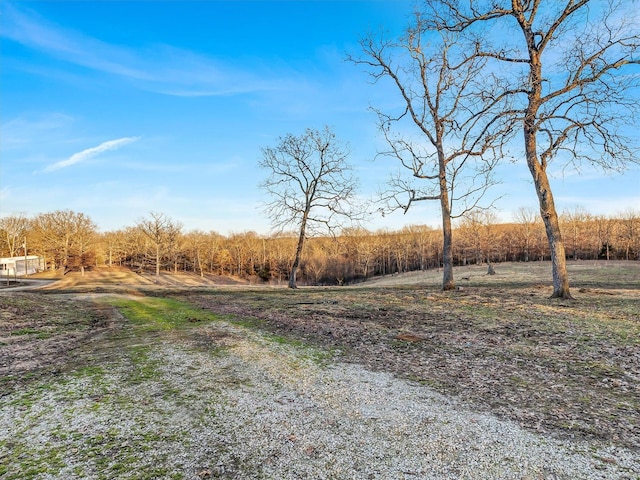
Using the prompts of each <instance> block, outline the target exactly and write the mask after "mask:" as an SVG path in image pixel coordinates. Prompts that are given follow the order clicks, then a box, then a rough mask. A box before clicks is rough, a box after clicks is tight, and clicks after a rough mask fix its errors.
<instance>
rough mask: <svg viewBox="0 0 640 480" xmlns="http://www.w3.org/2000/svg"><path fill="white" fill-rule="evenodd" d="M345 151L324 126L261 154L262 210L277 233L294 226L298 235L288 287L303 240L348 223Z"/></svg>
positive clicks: (349, 179)
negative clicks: (264, 198) (265, 199)
mask: <svg viewBox="0 0 640 480" xmlns="http://www.w3.org/2000/svg"><path fill="white" fill-rule="evenodd" d="M347 155H348V151H347V148H346V146H345V145H344V144H342V143H341V142H339V141H338V140H337V139H336V136H335V134H334V133H333V132H332V131H331V129H330V128H329V127H325V128H324V129H323V130H314V129H307V130H306V131H305V132H304V133H303V134H301V135H297V136H296V135H293V134H287V135H285V136H284V137H281V138H279V140H278V143H277V145H276V146H275V147H265V148H263V149H262V160H261V162H260V166H261V167H262V168H264V169H265V170H267V171H268V172H269V176H268V178H267V179H266V180H264V182H262V183H261V184H260V187H261V188H262V189H264V190H265V191H266V192H267V193H268V194H269V195H270V197H271V200H270V201H269V202H268V203H266V205H265V211H266V213H267V215H268V216H269V218H270V220H271V224H272V226H273V227H274V228H275V229H277V230H280V231H282V230H284V229H285V228H287V227H289V226H296V227H297V230H298V232H299V235H298V243H297V246H296V252H295V257H294V260H293V263H292V265H291V272H290V274H289V287H290V288H296V273H297V270H298V267H299V265H300V258H301V256H302V250H303V245H304V241H305V238H306V236H307V235H309V234H311V233H313V232H315V231H318V230H325V231H332V230H333V229H335V228H336V227H339V226H342V224H343V222H344V221H345V220H349V219H354V216H355V211H354V209H353V208H352V207H353V205H352V201H353V200H354V196H355V193H356V187H357V181H356V179H355V178H354V177H353V175H352V170H351V167H350V165H349V164H348V163H347Z"/></svg>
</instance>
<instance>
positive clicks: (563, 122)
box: [427, 0, 640, 298]
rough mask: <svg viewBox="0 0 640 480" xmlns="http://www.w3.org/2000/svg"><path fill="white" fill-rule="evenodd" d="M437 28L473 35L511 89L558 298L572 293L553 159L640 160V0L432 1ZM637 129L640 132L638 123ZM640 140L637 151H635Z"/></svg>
mask: <svg viewBox="0 0 640 480" xmlns="http://www.w3.org/2000/svg"><path fill="white" fill-rule="evenodd" d="M427 3H428V4H429V5H431V6H432V9H433V11H434V12H435V13H436V14H435V15H434V16H433V17H432V19H431V23H432V24H433V26H434V28H438V29H441V30H443V31H447V32H456V33H459V34H461V36H462V38H464V42H465V45H466V51H467V52H468V57H469V59H476V58H481V59H484V60H487V64H486V68H487V69H488V70H487V71H491V72H495V73H494V74H495V75H500V76H501V77H502V79H503V81H504V87H503V88H501V89H497V90H496V89H493V90H489V89H486V90H485V94H486V95H488V96H490V97H491V98H494V99H498V98H511V99H512V100H511V101H512V104H513V108H512V109H509V110H505V112H504V114H505V116H507V117H509V118H510V120H511V122H512V124H513V125H514V126H518V128H519V129H521V132H522V139H523V147H524V148H523V150H524V157H525V158H526V162H527V166H528V168H529V171H530V173H531V176H532V178H533V183H534V186H535V191H536V194H537V196H538V202H539V206H540V214H541V217H542V220H543V222H544V225H545V229H546V234H547V238H548V242H549V247H550V250H551V259H552V265H553V267H552V269H553V285H554V291H553V295H552V296H553V297H557V298H571V293H570V290H569V280H568V275H567V269H566V254H565V246H564V241H563V239H562V235H561V231H560V222H559V219H558V213H557V211H556V205H555V200H554V197H553V194H552V190H551V185H550V182H549V176H548V172H547V170H548V166H549V164H550V162H551V161H552V160H559V161H561V162H563V163H564V165H565V166H566V165H573V166H575V167H576V168H579V167H580V166H581V165H582V164H583V163H585V162H587V163H589V164H593V165H598V166H601V167H604V168H622V167H624V166H625V164H627V163H628V162H637V161H638V157H637V142H633V141H632V139H630V138H626V137H625V135H624V133H625V124H631V125H633V124H634V121H633V120H634V119H635V115H636V114H637V113H638V108H639V107H638V104H639V102H638V98H637V95H636V97H635V98H634V96H633V94H632V92H633V91H634V89H637V88H638V86H639V84H640V76H638V74H637V72H635V74H634V73H633V72H632V71H631V70H629V66H632V65H634V64H635V65H637V64H638V63H639V62H640V59H639V57H638V53H639V48H640V34H639V32H638V23H637V8H638V4H637V2H628V1H626V0H609V1H605V0H502V1H489V0H470V1H468V2H459V1H457V0H427ZM634 133H635V132H634ZM634 149H635V151H634Z"/></svg>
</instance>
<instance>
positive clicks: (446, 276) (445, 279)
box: [440, 163, 456, 290]
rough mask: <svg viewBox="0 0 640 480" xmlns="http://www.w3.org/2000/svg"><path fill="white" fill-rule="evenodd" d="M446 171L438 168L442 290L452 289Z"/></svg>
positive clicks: (451, 254) (450, 238)
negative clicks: (440, 212)
mask: <svg viewBox="0 0 640 480" xmlns="http://www.w3.org/2000/svg"><path fill="white" fill-rule="evenodd" d="M445 175H446V173H445V172H443V168H442V163H441V168H440V208H441V210H442V233H443V242H442V290H453V289H455V288H456V285H455V283H454V281H453V233H452V229H451V209H450V207H449V195H448V189H447V180H446V177H445Z"/></svg>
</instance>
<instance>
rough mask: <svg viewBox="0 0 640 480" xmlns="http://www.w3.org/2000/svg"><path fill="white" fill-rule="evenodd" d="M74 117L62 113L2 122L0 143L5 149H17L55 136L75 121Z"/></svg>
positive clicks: (22, 117)
mask: <svg viewBox="0 0 640 480" xmlns="http://www.w3.org/2000/svg"><path fill="white" fill-rule="evenodd" d="M73 121H74V119H73V117H70V116H69V115H65V114H62V113H47V114H42V115H38V116H33V115H31V116H20V117H17V118H13V119H11V120H8V121H6V122H4V123H2V126H0V130H1V131H2V136H1V137H0V145H1V146H2V149H3V150H9V149H16V148H21V147H25V146H28V145H31V144H33V143H35V142H43V140H44V139H48V140H51V139H52V138H55V137H56V136H57V134H58V132H60V131H64V130H65V129H66V128H67V127H69V126H70V125H71V124H72V123H73Z"/></svg>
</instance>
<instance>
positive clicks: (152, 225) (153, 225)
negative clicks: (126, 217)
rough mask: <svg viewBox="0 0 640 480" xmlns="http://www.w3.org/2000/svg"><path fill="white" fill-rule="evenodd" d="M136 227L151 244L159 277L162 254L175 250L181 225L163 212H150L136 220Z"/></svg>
mask: <svg viewBox="0 0 640 480" xmlns="http://www.w3.org/2000/svg"><path fill="white" fill-rule="evenodd" d="M137 228H138V230H139V231H140V232H141V233H142V234H143V235H144V237H146V238H147V240H149V241H150V242H151V244H152V248H153V253H154V257H155V269H156V277H159V276H160V266H161V263H162V261H161V260H162V258H163V254H167V255H170V254H171V253H173V251H174V250H175V244H176V241H177V238H178V236H179V235H180V232H181V229H182V225H181V224H180V223H178V222H174V221H173V220H171V219H170V218H169V217H167V216H166V215H164V214H163V213H158V212H150V213H149V217H148V218H143V219H141V220H140V221H139V222H138V224H137ZM174 265H175V262H174Z"/></svg>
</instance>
